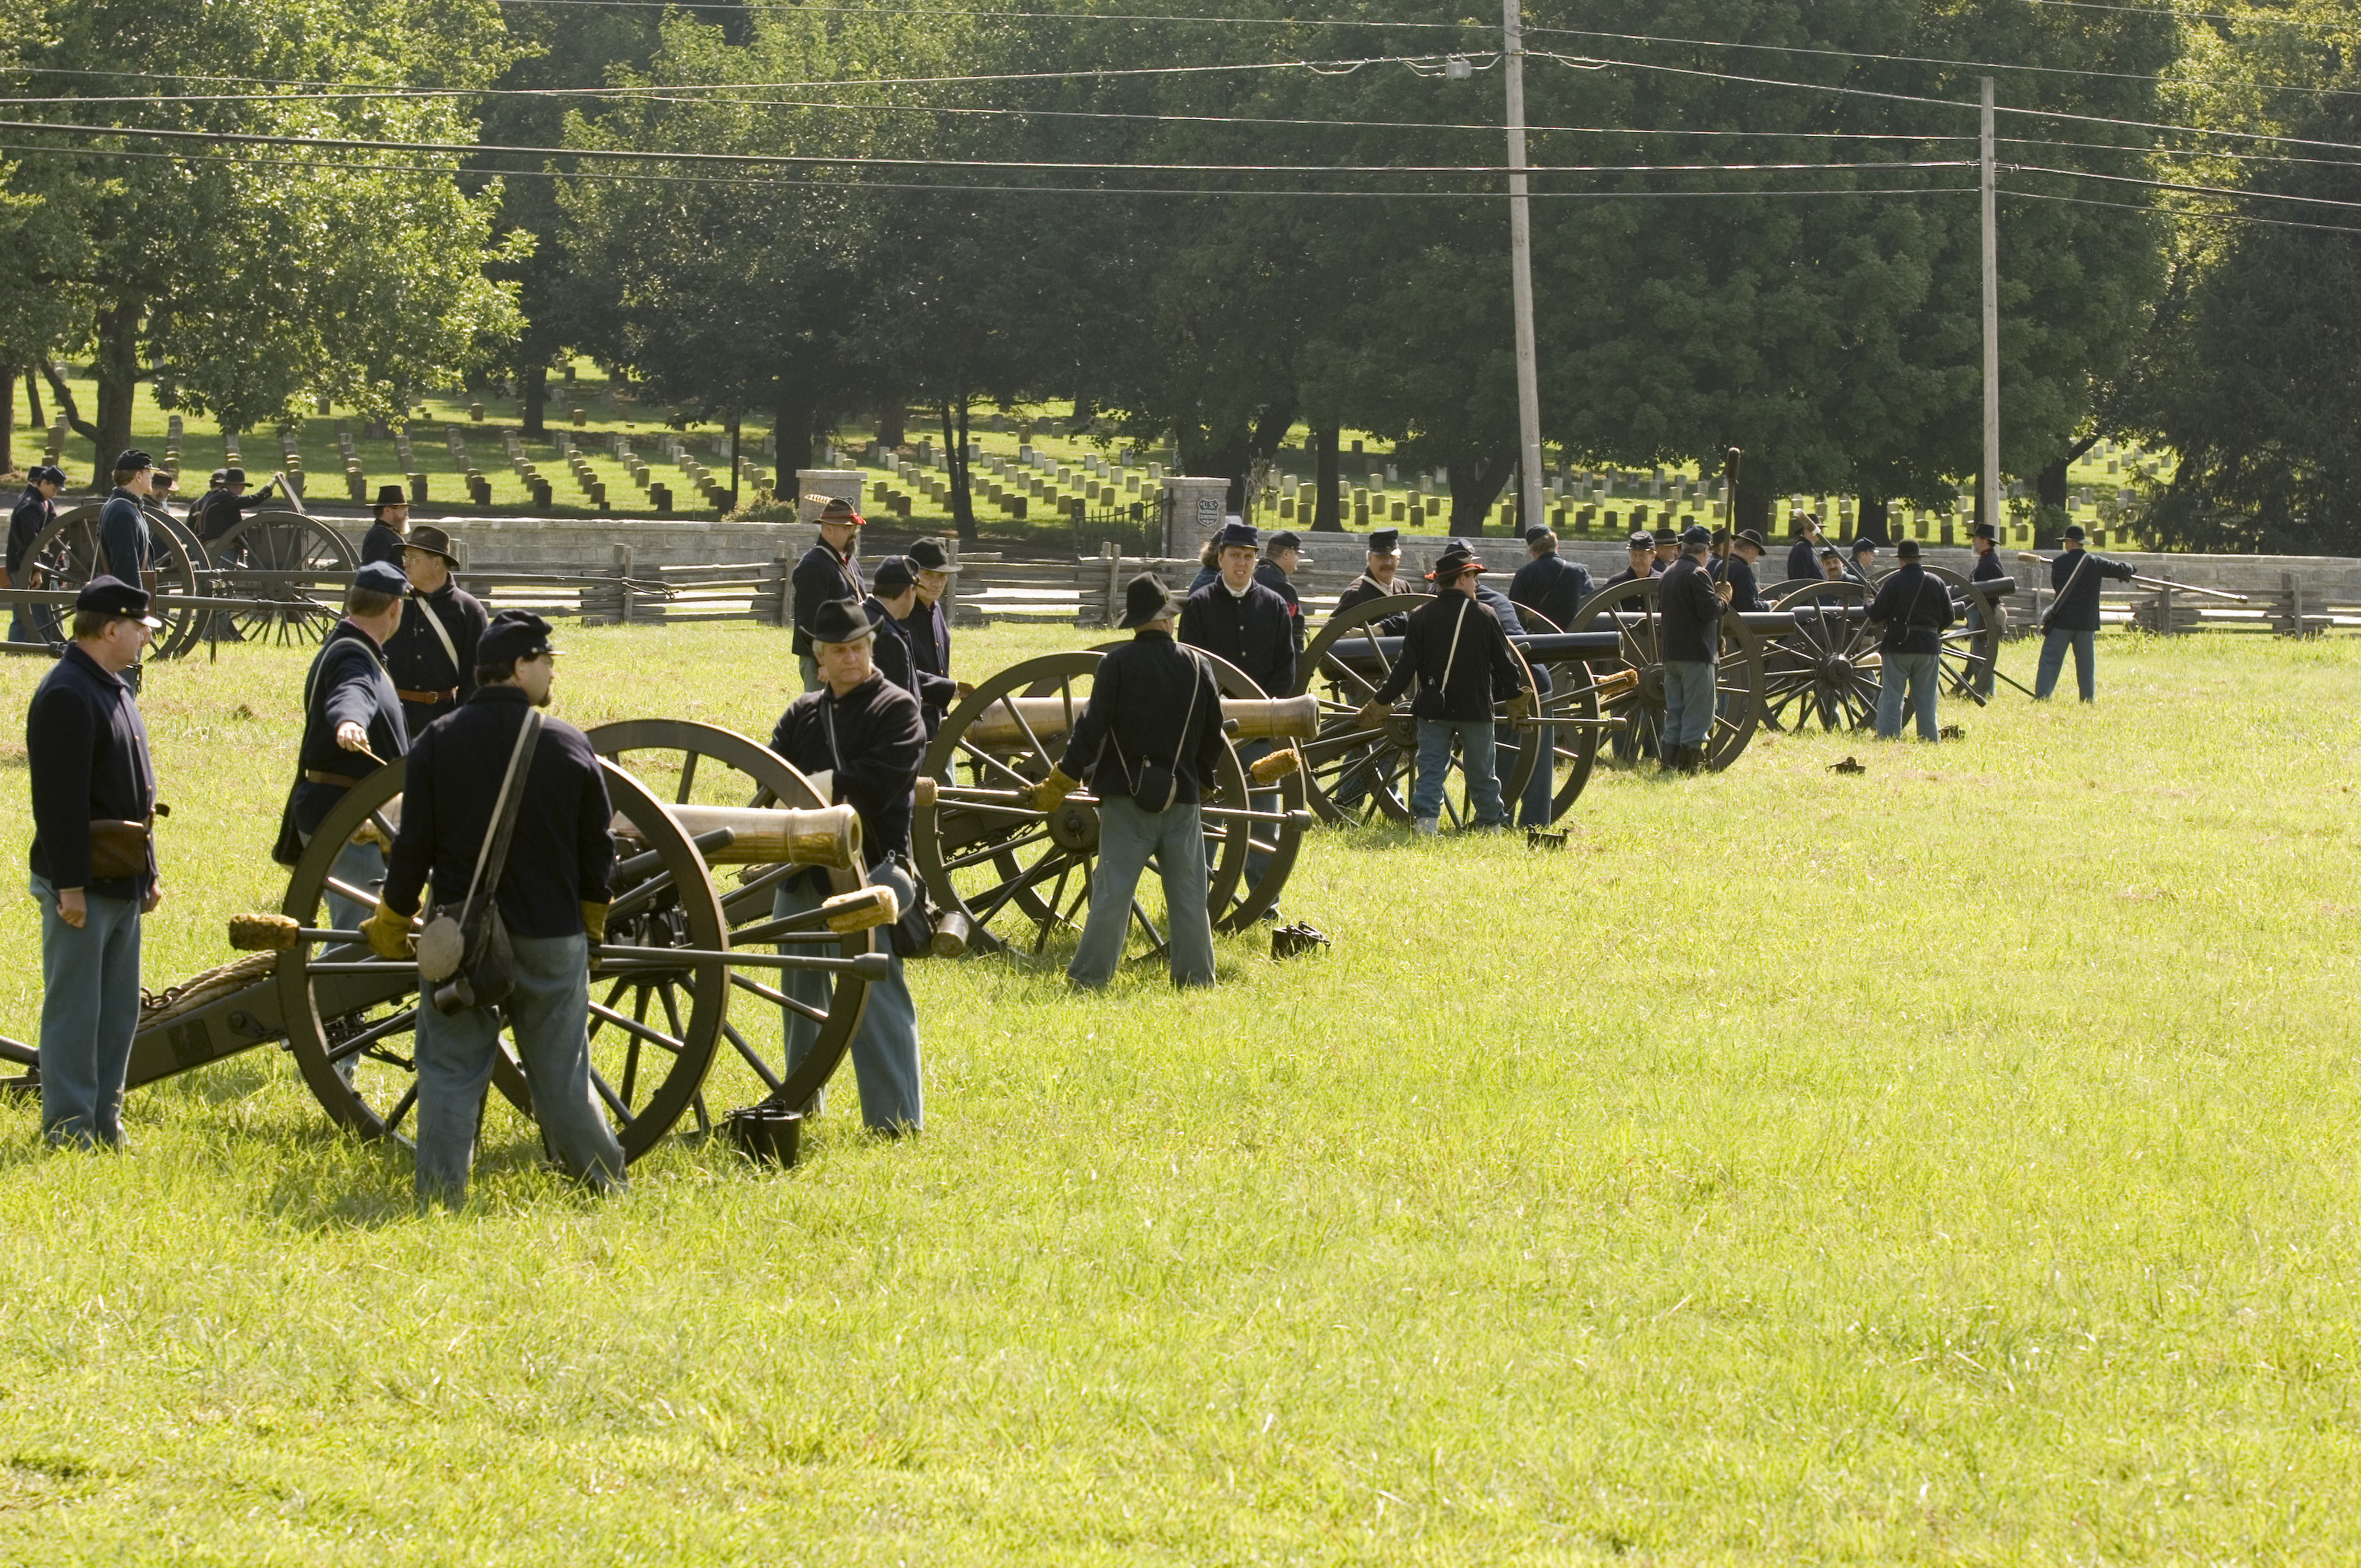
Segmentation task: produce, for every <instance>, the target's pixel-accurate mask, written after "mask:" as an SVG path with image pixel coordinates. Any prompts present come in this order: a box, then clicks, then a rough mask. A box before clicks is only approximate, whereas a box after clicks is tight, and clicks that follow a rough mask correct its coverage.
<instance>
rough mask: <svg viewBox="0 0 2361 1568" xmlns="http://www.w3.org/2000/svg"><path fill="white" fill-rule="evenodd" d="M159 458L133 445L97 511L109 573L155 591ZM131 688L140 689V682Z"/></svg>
mask: <svg viewBox="0 0 2361 1568" xmlns="http://www.w3.org/2000/svg"><path fill="white" fill-rule="evenodd" d="M155 472H156V460H155V459H154V458H152V457H150V456H148V454H146V453H145V452H142V451H140V450H139V449H138V448H137V447H136V446H135V447H133V448H131V449H130V450H129V451H127V452H126V453H124V454H123V455H121V456H119V457H117V458H116V459H115V488H114V490H113V491H112V492H111V493H109V495H108V496H107V498H106V504H105V505H104V507H102V508H100V509H99V513H98V554H99V562H100V565H103V566H104V568H105V570H106V575H107V576H110V577H114V578H116V579H118V580H120V581H122V582H126V583H131V584H135V585H137V587H143V588H146V589H148V591H149V592H150V593H153V592H154V591H155V585H154V584H153V583H151V582H149V581H148V511H147V509H146V508H145V507H142V506H141V505H140V504H139V503H140V501H141V499H143V498H145V497H146V496H147V494H148V480H149V479H150V478H151V477H153V476H154V474H155ZM132 689H133V690H134V691H137V690H138V689H139V688H138V685H137V682H134V683H133V685H132Z"/></svg>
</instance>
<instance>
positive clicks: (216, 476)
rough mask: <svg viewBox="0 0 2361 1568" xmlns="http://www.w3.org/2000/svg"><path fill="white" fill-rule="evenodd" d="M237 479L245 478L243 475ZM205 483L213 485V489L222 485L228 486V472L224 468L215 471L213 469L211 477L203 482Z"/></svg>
mask: <svg viewBox="0 0 2361 1568" xmlns="http://www.w3.org/2000/svg"><path fill="white" fill-rule="evenodd" d="M239 477H240V478H243V477H245V476H244V475H240V476H239ZM205 483H206V484H208V485H213V486H214V487H216V488H218V487H220V486H222V485H226V484H228V483H229V470H228V469H226V468H216V469H214V471H213V474H212V477H209V478H207V479H206V480H205Z"/></svg>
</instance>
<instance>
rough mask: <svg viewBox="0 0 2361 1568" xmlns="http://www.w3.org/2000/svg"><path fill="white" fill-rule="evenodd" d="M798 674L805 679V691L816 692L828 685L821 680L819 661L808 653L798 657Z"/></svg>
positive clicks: (800, 654) (797, 655) (799, 654)
mask: <svg viewBox="0 0 2361 1568" xmlns="http://www.w3.org/2000/svg"><path fill="white" fill-rule="evenodd" d="M796 674H799V675H801V676H802V677H803V682H804V690H806V691H807V692H816V691H818V690H819V688H820V687H821V686H823V685H826V684H827V683H826V682H824V681H822V680H821V679H820V678H819V661H818V660H817V659H815V658H813V657H812V656H811V655H810V654H808V653H798V654H796Z"/></svg>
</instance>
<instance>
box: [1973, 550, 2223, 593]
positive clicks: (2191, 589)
mask: <svg viewBox="0 0 2361 1568" xmlns="http://www.w3.org/2000/svg"><path fill="white" fill-rule="evenodd" d="M2016 558H2017V559H2018V560H2020V561H2023V562H2026V564H2027V565H2035V566H2047V565H2049V563H2050V560H2051V557H2049V556H2048V555H2037V554H2034V553H2033V552H2032V551H2030V550H2020V551H2018V552H2017V553H2016ZM2132 581H2133V582H2136V583H2140V584H2144V585H2145V586H2147V587H2151V588H2170V589H2172V590H2173V591H2174V592H2176V593H2184V594H2203V595H2205V596H2206V597H2207V598H2217V599H2228V600H2229V601H2230V602H2231V603H2232V604H2252V603H2253V602H2254V600H2252V599H2250V598H2247V597H2246V595H2244V594H2234V593H2231V592H2229V591H2227V590H2226V589H2223V588H2201V587H2198V586H2197V585H2196V584H2195V583H2176V582H2172V581H2170V580H2169V579H2168V578H2164V577H2151V576H2147V574H2145V573H2141V572H2135V573H2133V574H2132Z"/></svg>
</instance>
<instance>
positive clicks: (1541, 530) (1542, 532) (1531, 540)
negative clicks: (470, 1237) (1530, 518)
mask: <svg viewBox="0 0 2361 1568" xmlns="http://www.w3.org/2000/svg"><path fill="white" fill-rule="evenodd" d="M1549 537H1550V531H1549V527H1548V525H1547V524H1545V523H1539V522H1537V523H1535V524H1533V525H1532V527H1531V528H1529V529H1527V530H1525V543H1528V544H1539V543H1541V542H1542V541H1543V540H1544V539H1547V538H1549Z"/></svg>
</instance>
